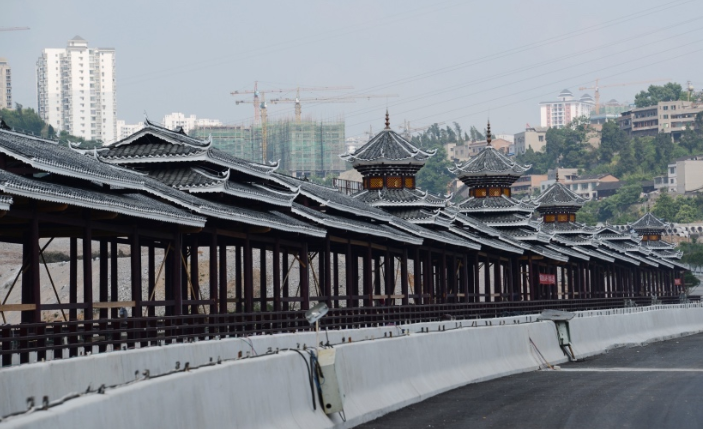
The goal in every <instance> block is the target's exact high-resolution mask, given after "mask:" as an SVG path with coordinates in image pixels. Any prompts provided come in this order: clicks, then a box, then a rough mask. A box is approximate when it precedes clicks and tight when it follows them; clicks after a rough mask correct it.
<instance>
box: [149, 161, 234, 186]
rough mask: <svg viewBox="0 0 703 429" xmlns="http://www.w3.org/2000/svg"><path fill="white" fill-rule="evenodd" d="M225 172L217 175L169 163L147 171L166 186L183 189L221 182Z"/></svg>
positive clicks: (224, 177)
mask: <svg viewBox="0 0 703 429" xmlns="http://www.w3.org/2000/svg"><path fill="white" fill-rule="evenodd" d="M227 173H228V171H225V172H224V174H219V175H218V174H216V173H212V174H204V172H203V171H202V170H200V169H197V168H194V167H187V166H186V167H181V166H178V165H175V166H174V165H171V166H169V167H167V168H162V169H158V170H151V171H149V176H151V177H153V178H154V179H157V180H159V181H161V182H163V183H165V184H167V185H168V186H173V187H174V188H177V189H181V190H184V189H190V188H198V187H210V186H213V185H218V184H222V183H224V182H225V181H226V180H227Z"/></svg>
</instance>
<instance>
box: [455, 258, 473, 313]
mask: <svg viewBox="0 0 703 429" xmlns="http://www.w3.org/2000/svg"><path fill="white" fill-rule="evenodd" d="M459 278H460V279H461V284H460V285H459V290H460V291H461V293H463V294H464V299H458V300H457V302H469V293H470V292H469V291H470V289H469V284H470V283H471V278H470V269H469V255H468V254H467V253H466V252H464V253H463V254H462V255H461V269H460V270H459Z"/></svg>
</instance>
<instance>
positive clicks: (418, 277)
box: [413, 247, 423, 304]
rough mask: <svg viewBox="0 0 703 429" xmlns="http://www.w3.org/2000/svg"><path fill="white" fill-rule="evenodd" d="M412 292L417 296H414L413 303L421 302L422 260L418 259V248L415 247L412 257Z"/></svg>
mask: <svg viewBox="0 0 703 429" xmlns="http://www.w3.org/2000/svg"><path fill="white" fill-rule="evenodd" d="M413 276H414V281H413V286H414V287H413V292H415V295H417V297H416V298H415V304H422V303H423V300H422V260H421V259H420V248H419V247H415V254H414V257H413Z"/></svg>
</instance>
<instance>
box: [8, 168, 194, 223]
mask: <svg viewBox="0 0 703 429" xmlns="http://www.w3.org/2000/svg"><path fill="white" fill-rule="evenodd" d="M49 177H50V176H49ZM87 186H90V184H89V183H88V184H87ZM0 190H2V191H3V192H5V193H7V194H11V195H16V196H23V197H27V198H31V199H36V200H43V201H50V202H55V203H61V204H70V205H73V206H78V207H85V208H92V209H98V210H106V211H110V212H114V213H122V214H125V215H129V216H134V217H139V218H146V219H153V220H158V221H162V222H168V223H175V224H180V225H190V226H204V225H205V218H204V217H202V216H197V215H194V214H191V213H190V212H188V211H187V210H183V209H179V208H176V207H173V206H171V205H169V204H166V203H162V202H160V201H158V200H155V199H152V198H149V197H147V196H144V195H142V194H140V193H138V192H136V191H135V192H132V193H130V192H119V193H116V192H108V191H107V190H105V189H103V188H97V187H96V189H89V188H87V187H86V188H77V187H74V186H66V185H63V184H57V183H51V182H48V181H43V180H38V179H29V178H26V177H22V176H18V175H15V174H12V173H9V172H7V171H4V170H0Z"/></svg>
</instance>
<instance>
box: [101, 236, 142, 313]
mask: <svg viewBox="0 0 703 429" xmlns="http://www.w3.org/2000/svg"><path fill="white" fill-rule="evenodd" d="M129 241H130V248H129V259H130V280H131V287H132V301H134V307H132V317H142V250H141V246H140V245H139V234H137V229H136V228H134V232H133V233H132V234H131V235H130V237H129ZM101 244H102V243H101Z"/></svg>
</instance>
